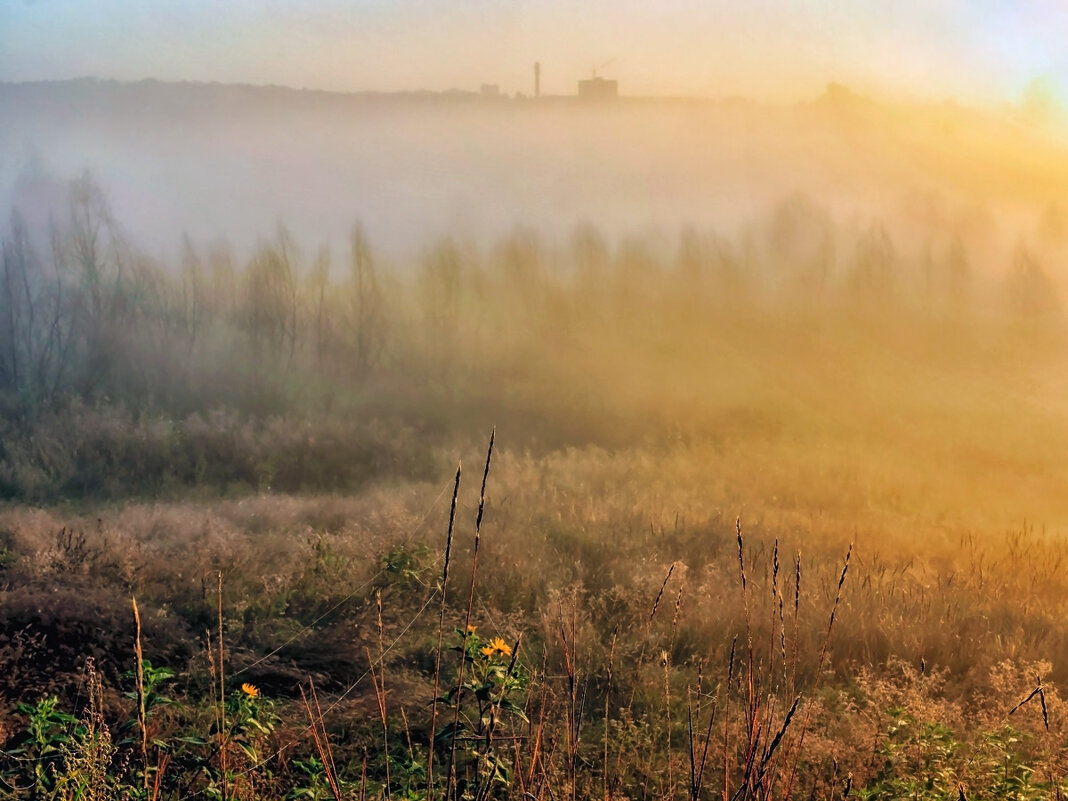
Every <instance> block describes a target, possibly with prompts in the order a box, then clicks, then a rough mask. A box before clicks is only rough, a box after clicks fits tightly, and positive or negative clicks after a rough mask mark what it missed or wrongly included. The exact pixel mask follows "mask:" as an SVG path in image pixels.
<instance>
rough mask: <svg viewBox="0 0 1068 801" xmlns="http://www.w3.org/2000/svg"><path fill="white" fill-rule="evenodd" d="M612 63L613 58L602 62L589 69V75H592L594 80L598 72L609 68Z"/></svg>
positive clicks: (613, 61)
mask: <svg viewBox="0 0 1068 801" xmlns="http://www.w3.org/2000/svg"><path fill="white" fill-rule="evenodd" d="M614 63H615V59H614V58H610V59H608V61H606V62H604V63H603V64H598V65H596V66H595V67H593V68H591V69H590V74H591V75H592V77H594V78H596V77H597V71H598V70H603V69H604V68H605V67H608V66H611V65H612V64H614Z"/></svg>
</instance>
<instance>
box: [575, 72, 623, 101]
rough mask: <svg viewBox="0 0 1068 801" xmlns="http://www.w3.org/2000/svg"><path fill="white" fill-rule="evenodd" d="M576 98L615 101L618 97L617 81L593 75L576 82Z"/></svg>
mask: <svg viewBox="0 0 1068 801" xmlns="http://www.w3.org/2000/svg"><path fill="white" fill-rule="evenodd" d="M578 96H579V97H580V98H582V99H583V100H615V99H616V98H618V97H619V81H609V80H607V79H605V78H601V77H599V76H597V75H595V76H593V77H592V78H589V79H587V80H584V81H579V82H578Z"/></svg>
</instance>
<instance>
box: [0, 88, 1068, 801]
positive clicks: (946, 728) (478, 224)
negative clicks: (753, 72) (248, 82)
mask: <svg viewBox="0 0 1068 801" xmlns="http://www.w3.org/2000/svg"><path fill="white" fill-rule="evenodd" d="M1034 114H1035V112H1034V110H1033V109H1031V110H1030V111H1028V110H1027V109H1022V108H1005V109H1001V110H999V111H996V112H995V111H980V110H976V109H973V108H969V107H967V106H964V105H957V104H955V103H941V104H924V103H919V102H911V101H910V102H905V101H890V100H884V99H873V98H870V97H867V96H865V95H863V94H861V93H859V92H854V91H852V90H850V89H848V88H846V87H845V86H841V85H837V84H832V85H831V86H829V87H828V88H827V90H826V91H825V92H824V93H822V94H820V95H819V96H817V97H814V98H812V99H810V100H806V101H803V102H798V103H795V104H792V105H771V104H764V103H758V102H755V101H749V100H744V99H732V100H720V101H711V100H708V101H705V100H685V99H678V100H666V99H637V98H626V97H620V98H614V99H611V100H607V101H601V102H593V101H589V102H586V101H582V100H579V99H577V98H570V97H538V98H532V97H515V98H513V97H496V96H493V97H483V96H479V95H477V94H473V93H472V94H463V93H452V94H448V93H445V94H433V93H409V94H392V95H391V94H352V95H346V94H337V93H329V92H309V91H294V90H288V89H282V88H279V87H249V86H235V85H225V84H170V83H163V82H156V81H146V82H141V83H119V82H109V81H69V82H52V83H48V82H42V83H19V84H15V83H2V84H0V120H2V123H0V200H2V201H3V203H4V209H5V212H6V213H7V214H6V218H5V221H4V223H3V224H2V226H0V241H2V249H0V256H2V260H0V501H2V502H0V668H2V669H0V704H2V708H3V713H4V714H3V715H0V788H3V789H0V797H11V798H33V799H39V798H62V799H74V798H79V799H81V798H92V799H103V798H124V799H125V798H131V799H132V798H144V799H149V798H152V799H156V798H159V799H186V798H218V799H275V798H277V799H283V798H284V799H298V798H308V799H320V798H321V799H331V798H333V799H342V798H359V799H370V798H376V799H387V798H396V799H401V798H404V799H408V801H416V800H417V799H426V800H427V801H429V800H430V799H441V801H453V800H454V799H456V800H459V799H468V800H469V801H490V799H516V800H517V801H518V799H524V800H526V799H531V800H532V801H564V799H578V798H583V799H587V798H600V799H603V801H616V800H617V799H625V798H626V799H632V798H641V799H658V800H663V801H666V800H667V799H680V800H681V799H690V800H691V801H698V799H711V798H722V799H725V801H736V799H788V798H799V799H800V798H819V799H845V798H866V799H875V798H909V799H935V798H954V799H956V798H963V799H971V798H1018V799H1040V798H1060V797H1061V794H1062V793H1063V791H1064V789H1065V787H1068V784H1066V782H1068V736H1066V735H1068V717H1066V716H1068V706H1066V704H1065V700H1064V699H1062V698H1061V697H1060V692H1059V688H1060V686H1062V684H1063V683H1064V682H1065V681H1066V680H1068V622H1066V621H1068V609H1066V608H1065V604H1066V600H1065V599H1066V598H1068V572H1066V571H1065V568H1066V567H1068V540H1066V539H1065V531H1066V526H1068V496H1066V495H1065V493H1064V487H1065V482H1066V480H1068V462H1066V461H1065V458H1064V454H1065V453H1068V327H1066V322H1068V319H1066V316H1065V307H1064V300H1063V298H1064V294H1063V293H1064V283H1065V272H1064V267H1063V265H1064V263H1065V258H1066V257H1068V217H1066V216H1065V215H1066V214H1068V211H1066V210H1065V208H1064V206H1063V204H1064V202H1065V200H1066V199H1068V145H1065V144H1064V142H1063V141H1062V140H1061V139H1060V138H1058V136H1057V135H1055V133H1053V132H1052V129H1051V128H1050V127H1048V126H1047V125H1045V124H1044V122H1043V121H1042V120H1041V119H1036V118H1035V116H1034Z"/></svg>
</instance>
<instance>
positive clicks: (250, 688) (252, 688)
mask: <svg viewBox="0 0 1068 801" xmlns="http://www.w3.org/2000/svg"><path fill="white" fill-rule="evenodd" d="M241 692H243V693H244V694H245V695H247V696H249V697H250V698H259V696H260V688H259V687H257V686H256V685H255V684H249V683H248V682H245V683H244V684H242V685H241Z"/></svg>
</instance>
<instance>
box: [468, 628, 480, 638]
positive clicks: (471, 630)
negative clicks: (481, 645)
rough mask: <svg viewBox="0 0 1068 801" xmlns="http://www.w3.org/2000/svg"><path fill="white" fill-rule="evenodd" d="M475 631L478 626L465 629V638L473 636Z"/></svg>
mask: <svg viewBox="0 0 1068 801" xmlns="http://www.w3.org/2000/svg"><path fill="white" fill-rule="evenodd" d="M476 629H478V626H468V627H467V636H468V637H470V636H471V635H472V634H474V633H475V631H476Z"/></svg>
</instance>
